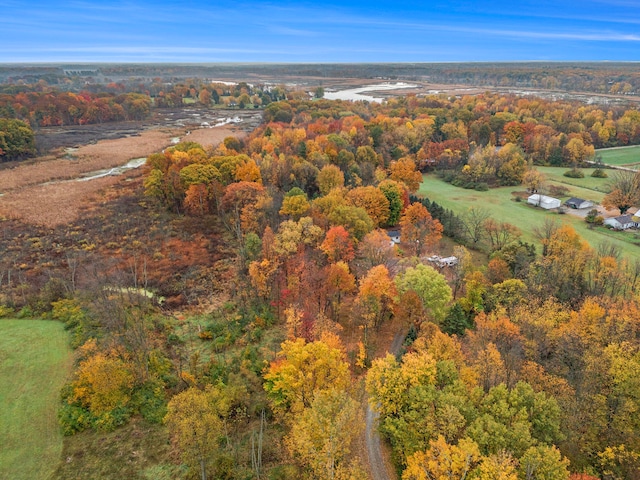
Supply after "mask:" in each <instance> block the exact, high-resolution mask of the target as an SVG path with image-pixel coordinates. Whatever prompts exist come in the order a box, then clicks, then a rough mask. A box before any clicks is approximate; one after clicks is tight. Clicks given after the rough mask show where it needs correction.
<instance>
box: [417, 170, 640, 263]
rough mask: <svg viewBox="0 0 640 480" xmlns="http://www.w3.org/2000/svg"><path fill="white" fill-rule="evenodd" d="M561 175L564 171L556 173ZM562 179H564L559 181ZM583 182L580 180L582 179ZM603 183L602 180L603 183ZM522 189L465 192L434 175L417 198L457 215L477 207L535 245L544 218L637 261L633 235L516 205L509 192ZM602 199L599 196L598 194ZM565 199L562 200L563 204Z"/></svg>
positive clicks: (587, 193) (590, 194)
mask: <svg viewBox="0 0 640 480" xmlns="http://www.w3.org/2000/svg"><path fill="white" fill-rule="evenodd" d="M557 170H558V171H559V172H560V173H559V175H560V176H561V175H562V172H563V171H565V170H566V169H557ZM563 178H565V177H563ZM583 180H584V179H583ZM605 180H606V179H605ZM523 190H524V189H523V188H522V187H519V186H518V187H500V188H492V189H491V190H489V191H487V192H478V191H475V190H465V189H463V188H459V187H455V186H453V185H451V184H448V183H446V182H443V181H442V180H440V179H439V178H438V177H437V176H435V175H432V174H430V175H425V176H424V180H423V183H422V185H421V186H420V190H418V195H424V196H426V197H427V198H429V199H430V200H432V201H436V202H438V203H439V204H440V205H442V206H443V207H445V208H448V209H451V210H453V211H454V212H455V213H457V214H461V213H463V212H465V211H466V210H468V209H469V208H470V207H472V206H473V207H481V208H485V209H487V210H490V212H491V215H492V217H493V218H494V219H495V220H498V221H500V222H507V223H510V224H512V225H515V226H517V227H518V228H520V230H521V231H522V240H523V241H525V242H530V243H534V244H536V245H538V242H537V240H536V238H535V236H534V233H533V231H534V229H535V228H536V227H538V226H540V225H542V223H543V222H544V220H545V219H546V218H552V219H554V220H557V221H558V222H560V223H562V224H564V223H568V224H570V225H572V226H573V227H574V228H575V229H576V231H577V232H578V233H579V234H580V235H581V236H582V238H584V239H585V240H586V241H587V242H588V243H589V244H590V245H591V246H592V247H594V248H595V247H597V246H598V245H599V244H601V243H602V242H609V243H611V244H614V245H616V246H618V247H619V248H620V249H621V251H622V252H623V255H624V257H625V258H628V259H630V260H640V245H638V244H636V243H634V242H638V243H640V239H636V238H634V234H633V233H630V232H625V233H624V234H623V235H620V234H617V233H615V232H611V231H609V230H607V229H606V228H604V227H602V228H596V229H594V230H589V228H588V225H587V224H586V222H585V221H584V220H583V219H581V218H578V217H576V216H573V215H570V214H565V215H559V214H558V213H556V212H553V211H552V212H549V211H546V210H543V209H541V208H536V207H532V206H530V205H528V204H527V203H526V202H525V201H523V202H516V201H514V196H513V195H512V192H516V191H520V192H521V191H523ZM597 193H598V192H595V191H593V190H590V189H586V188H582V187H571V191H570V194H569V195H570V196H577V197H582V198H588V199H590V200H596V201H597V200H599V198H598V196H597ZM601 195H602V194H601ZM566 198H567V197H565V198H563V199H562V200H565V199H566Z"/></svg>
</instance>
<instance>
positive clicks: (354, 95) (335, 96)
mask: <svg viewBox="0 0 640 480" xmlns="http://www.w3.org/2000/svg"><path fill="white" fill-rule="evenodd" d="M416 87H417V85H412V84H409V83H402V82H399V83H381V84H378V85H366V86H364V87H358V88H350V89H347V90H338V91H331V90H329V89H326V90H325V92H324V98H326V99H327V100H352V101H354V102H355V101H359V100H366V101H368V102H376V103H381V102H382V101H384V100H385V99H384V98H382V97H374V96H372V95H362V94H363V93H364V92H383V91H387V90H398V89H401V88H416Z"/></svg>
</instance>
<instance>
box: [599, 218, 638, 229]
mask: <svg viewBox="0 0 640 480" xmlns="http://www.w3.org/2000/svg"><path fill="white" fill-rule="evenodd" d="M604 224H605V225H608V226H610V227H611V228H615V229H616V230H626V229H627V228H633V227H637V226H638V222H634V221H633V217H632V216H631V215H620V216H619V217H609V218H607V219H606V220H605V221H604Z"/></svg>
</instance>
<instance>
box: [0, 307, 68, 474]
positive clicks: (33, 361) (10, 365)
mask: <svg viewBox="0 0 640 480" xmlns="http://www.w3.org/2000/svg"><path fill="white" fill-rule="evenodd" d="M71 363H72V362H71V351H70V349H69V347H68V338H67V333H66V332H65V331H64V329H63V326H62V324H61V323H58V322H52V321H46V320H0V438H2V448H0V478H10V479H12V480H22V479H25V480H26V479H34V478H40V479H46V478H49V477H50V476H51V474H52V473H53V471H54V469H55V468H56V465H57V464H58V462H59V461H60V455H61V453H62V446H63V445H62V441H63V437H62V434H61V432H60V428H59V426H58V419H57V411H58V402H59V398H60V388H61V387H62V385H63V384H64V382H65V380H66V378H67V376H68V374H69V372H70V370H71Z"/></svg>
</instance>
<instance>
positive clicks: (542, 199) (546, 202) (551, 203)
mask: <svg viewBox="0 0 640 480" xmlns="http://www.w3.org/2000/svg"><path fill="white" fill-rule="evenodd" d="M527 203H528V204H529V205H535V206H536V207H542V208H544V209H545V210H551V209H552V208H558V207H559V206H560V205H561V202H560V200H558V199H557V198H553V197H547V196H546V195H540V194H539V193H534V194H533V195H530V196H529V198H527Z"/></svg>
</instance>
